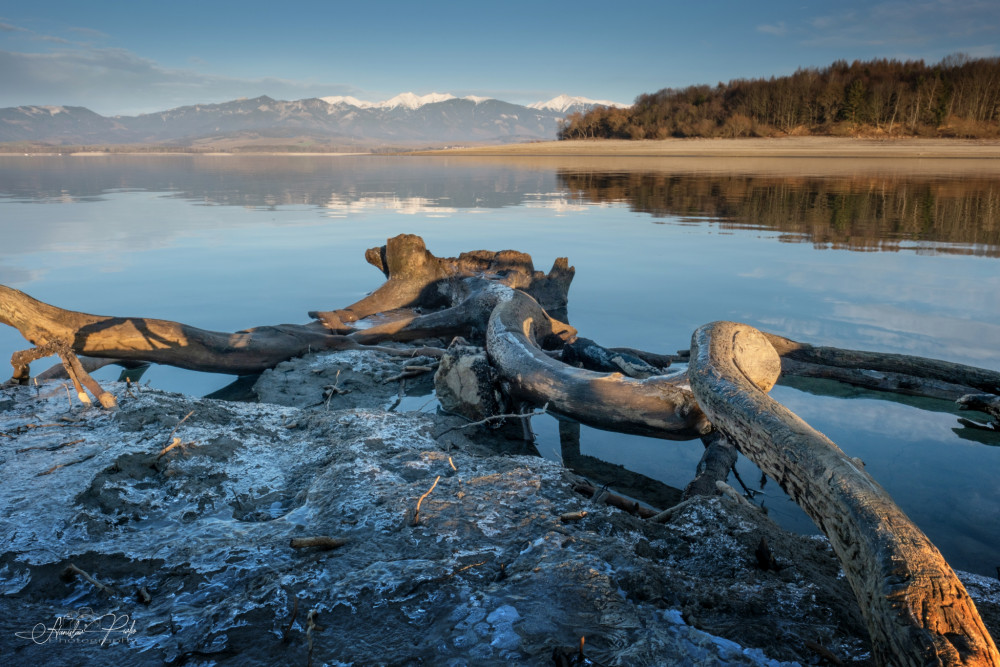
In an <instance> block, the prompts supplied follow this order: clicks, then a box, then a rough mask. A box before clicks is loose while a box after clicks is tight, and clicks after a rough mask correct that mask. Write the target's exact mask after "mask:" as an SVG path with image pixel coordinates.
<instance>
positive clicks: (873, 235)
mask: <svg viewBox="0 0 1000 667" xmlns="http://www.w3.org/2000/svg"><path fill="white" fill-rule="evenodd" d="M558 177H559V184H560V186H562V187H564V188H566V189H567V190H569V191H570V192H571V193H572V196H573V197H574V198H576V199H579V200H581V201H586V202H593V203H612V202H613V203H623V204H627V205H628V206H629V208H630V209H631V210H633V211H636V212H639V213H648V214H650V215H652V216H654V217H657V218H667V217H679V218H682V219H693V220H701V219H704V218H711V219H714V220H719V221H720V222H719V223H718V224H719V227H720V228H721V229H769V230H775V231H778V232H781V235H780V236H779V239H780V240H781V241H786V242H792V243H795V242H808V243H812V244H813V245H814V246H815V247H817V248H841V249H847V250H860V251H872V250H878V251H898V250H901V249H913V250H916V251H917V252H919V253H929V254H934V253H955V254H964V255H982V256H988V257H997V256H1000V180H998V179H996V178H984V177H978V178H976V177H973V178H961V179H951V178H934V179H928V178H926V177H923V178H906V177H902V176H899V175H882V176H877V175H857V176H852V177H835V178H803V177H800V178H793V177H775V176H765V177H761V176H753V175H746V174H729V175H713V176H691V175H681V174H672V173H671V174H664V173H650V172H618V173H595V172H574V171H566V170H564V171H560V172H559V174H558ZM943 244H945V245H943Z"/></svg>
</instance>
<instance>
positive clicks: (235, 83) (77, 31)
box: [0, 0, 1000, 115]
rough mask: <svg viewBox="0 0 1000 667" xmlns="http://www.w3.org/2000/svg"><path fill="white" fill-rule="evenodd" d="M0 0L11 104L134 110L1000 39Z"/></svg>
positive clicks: (573, 90)
mask: <svg viewBox="0 0 1000 667" xmlns="http://www.w3.org/2000/svg"><path fill="white" fill-rule="evenodd" d="M4 5H6V6H3V5H0V107H6V106H18V105H24V104H40V105H42V104H53V105H60V104H64V105H79V106H86V107H88V108H90V109H93V110H94V111H97V112H98V113H102V114H106V115H112V114H135V113H143V112H150V111H158V110H162V109H167V108H172V107H177V106H182V105H185V104H194V103H199V102H201V103H208V102H222V101H226V100H230V99H235V98H238V97H255V96H257V95H270V96H271V97H274V98H278V99H300V98H306V97H322V96H328V95H353V96H355V97H358V98H360V99H367V100H372V101H378V100H383V99H387V98H389V97H392V96H394V95H396V94H398V93H401V92H405V91H412V92H414V93H417V94H421V95H422V94H427V93H430V92H441V93H451V94H453V95H459V96H464V95H481V96H486V97H497V98H500V99H504V100H507V101H510V102H518V103H530V102H535V101H539V100H546V99H549V98H552V97H555V96H556V95H558V94H561V93H567V94H569V95H580V96H584V97H589V98H592V99H601V100H612V101H617V102H623V103H629V102H631V101H632V100H633V99H634V98H635V97H636V96H637V95H639V94H641V93H645V92H654V91H656V90H659V89H661V88H666V87H673V88H677V87H683V86H687V85H691V84H696V83H711V84H714V83H717V82H719V81H728V80H730V79H733V78H752V77H768V76H772V75H781V74H788V73H791V72H793V71H795V69H797V68H798V67H800V66H825V65H828V64H830V63H831V62H833V61H834V60H837V59H845V60H848V61H851V60H856V59H862V60H864V59H871V58H883V57H884V58H897V59H923V60H925V61H927V62H937V61H938V60H940V59H941V58H943V57H944V56H946V55H948V54H950V53H955V52H964V53H967V54H969V55H972V56H975V57H981V56H998V55H1000V1H998V0H968V1H956V0H926V1H924V0H916V1H912V2H906V1H896V0H892V1H887V2H874V3H873V2H855V1H848V2H820V1H813V0H808V1H806V0H799V1H792V0H778V1H775V2H764V3H754V2H748V1H746V0H743V1H741V2H711V1H704V0H703V1H702V2H689V1H685V2H675V1H672V0H658V1H655V0H654V1H649V0H632V1H631V2H625V3H614V2H608V1H607V0H604V1H602V2H592V1H591V0H576V1H564V2H549V1H547V0H534V1H533V2H522V1H521V0H504V2H498V3H485V2H474V1H473V2H470V1H469V0H465V1H463V2H434V1H432V0H423V1H414V0H411V1H408V2H393V1H383V2H364V1H362V0H352V1H350V2H342V1H340V0H328V1H326V2H294V1H287V2H274V1H273V0H271V1H269V2H257V1H256V0H243V1H241V2H228V1H217V2H213V1H211V0H202V1H201V2H188V1H187V0H171V1H170V2H149V1H146V0H133V1H131V2H124V1H117V2H107V1H104V0H88V1H87V2H80V1H79V0H72V1H69V0H45V1H42V2H37V3H34V2H20V3H14V2H6V3H4Z"/></svg>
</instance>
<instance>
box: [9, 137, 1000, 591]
mask: <svg viewBox="0 0 1000 667" xmlns="http://www.w3.org/2000/svg"><path fill="white" fill-rule="evenodd" d="M608 164H612V163H606V165H608ZM689 164H692V163H689ZM716 165H718V162H716ZM709 171H711V172H712V173H709ZM920 172H921V173H918V174H912V173H907V172H906V171H905V170H900V169H885V170H880V169H874V170H865V171H863V172H859V171H857V170H853V169H852V168H850V167H844V166H843V165H841V169H840V173H838V174H836V175H834V176H823V175H820V174H814V175H811V176H808V177H807V176H801V175H797V176H792V175H788V174H776V173H773V172H771V171H767V170H765V171H753V170H740V169H736V168H733V169H728V168H721V169H720V168H718V167H716V168H714V169H713V170H706V171H699V173H690V172H687V171H684V170H678V169H676V168H673V167H671V168H669V169H668V168H665V167H664V166H663V164H661V163H659V162H657V161H655V160H641V161H633V162H631V163H625V162H615V163H614V164H613V167H611V168H609V167H608V166H604V167H601V166H595V165H594V164H593V163H586V162H582V161H576V162H573V161H536V162H523V163H521V162H514V161H502V160H493V161H491V160H460V159H450V158H449V159H444V158H433V159H421V158H391V157H351V158H346V157H341V158H329V157H327V158H303V157H295V158H271V157H204V156H201V157H199V156H184V157H165V156H157V157H134V156H121V157H107V158H104V157H93V158H70V157H55V156H53V157H33V158H28V157H2V158H0V238H2V243H0V283H2V284H5V285H8V286H11V287H16V288H18V289H21V290H24V291H25V292H27V293H29V294H30V295H32V296H34V297H36V298H39V299H41V300H43V301H47V302H50V303H53V304H55V305H58V306H61V307H64V308H70V309H74V310H82V311H89V312H96V313H101V314H115V315H130V316H149V317H159V318H165V319H173V320H178V321H182V322H185V323H188V324H192V325H195V326H199V327H202V328H208V329H217V330H228V331H232V330H237V329H242V328H246V327H249V326H255V325H261V324H275V323H280V322H303V321H306V319H307V316H306V312H307V311H309V310H316V309H330V308H336V307H341V306H344V305H347V304H349V303H352V302H353V301H355V300H357V299H358V298H360V297H361V296H362V295H363V294H365V293H366V292H367V291H370V290H372V289H374V288H376V287H377V286H378V285H379V284H381V282H382V278H383V276H382V275H381V273H380V272H378V271H377V270H375V269H374V268H372V267H370V266H368V265H367V264H366V263H365V261H364V250H365V249H366V248H368V247H371V246H376V245H381V244H383V243H384V242H385V239H386V238H388V237H390V236H394V235H396V234H399V233H414V234H420V235H421V236H423V237H424V239H425V241H426V243H427V246H428V248H429V249H430V250H431V251H432V252H434V253H435V254H437V255H439V256H449V255H455V254H458V253H460V252H462V251H466V250H474V249H479V248H487V249H494V250H499V249H503V248H514V249H517V250H522V251H524V252H528V253H530V254H531V255H532V257H533V258H534V260H535V264H536V268H538V269H541V270H548V268H549V267H550V266H551V264H552V262H553V260H554V259H555V258H556V257H558V256H567V257H568V258H569V260H570V264H571V265H574V266H575V267H576V270H577V274H576V278H575V280H574V283H573V286H572V288H571V289H570V303H569V317H570V322H571V323H572V324H573V325H574V326H576V327H577V328H578V329H579V330H580V333H581V335H584V336H587V337H589V338H593V339H595V340H597V341H599V342H601V343H603V344H605V345H608V346H630V347H638V348H643V349H648V350H652V351H658V352H673V351H674V350H677V349H686V348H687V347H688V346H689V344H690V336H691V333H692V332H693V331H694V329H695V328H696V327H698V326H700V325H701V324H704V323H707V322H710V321H713V320H720V319H730V320H738V321H743V322H746V323H748V324H751V325H754V326H757V327H759V328H761V329H764V330H767V331H771V332H774V333H778V334H781V335H785V336H788V337H791V338H794V339H796V340H800V341H803V342H809V343H813V344H817V345H835V346H838V347H845V348H854V349H869V350H879V351H887V352H901V353H906V354H916V355H921V356H929V357H934V358H942V359H947V360H949V361H956V362H961V363H967V364H972V365H976V366H982V367H986V368H992V369H1000V349H998V346H997V341H1000V270H998V269H1000V265H998V262H1000V213H998V212H1000V186H998V185H997V182H998V181H997V179H996V178H995V175H993V176H991V177H980V176H975V175H972V174H971V173H962V172H960V171H959V172H955V173H952V174H949V175H935V173H934V172H935V170H934V169H926V168H923V169H921V170H920ZM24 347H26V344H25V342H24V341H23V340H22V339H21V338H20V336H19V335H18V334H17V332H15V331H14V330H12V329H8V328H4V329H0V356H2V357H3V358H4V359H7V358H9V355H10V353H11V352H13V351H14V350H16V349H23V348H24ZM43 367H44V366H43V365H39V366H38V367H36V368H35V369H34V370H35V371H36V372H37V371H39V370H41V369H42V368H43ZM111 375H113V374H111ZM147 377H148V378H149V379H150V381H151V382H152V384H153V385H154V386H157V387H161V388H164V389H169V390H175V391H186V392H190V393H207V392H209V391H212V390H214V389H216V388H218V387H220V386H222V385H223V384H225V383H226V382H227V381H228V380H227V378H223V377H221V376H205V375H202V374H195V373H188V372H184V371H179V370H173V369H161V368H156V369H153V370H152V371H151V372H150V373H149V374H148V375H147ZM797 386H798V385H797ZM802 388H803V389H807V390H808V391H803V390H800V389H793V388H791V387H788V386H779V387H776V388H775V390H774V395H775V397H776V398H777V399H778V400H780V401H781V402H783V403H785V404H786V405H788V406H789V407H790V408H791V409H792V410H794V411H795V412H797V413H798V414H799V415H800V416H801V417H802V418H803V419H805V420H806V421H808V422H809V423H810V424H812V425H813V426H815V427H816V428H818V429H819V430H821V431H823V432H824V433H826V434H827V435H828V436H830V437H831V438H832V439H833V440H834V442H836V443H837V444H838V445H839V446H840V447H841V448H842V449H844V450H845V451H846V452H847V453H848V454H849V455H851V456H858V457H860V458H862V459H863V460H864V461H865V462H866V465H867V469H868V470H869V472H871V473H872V474H873V475H874V477H875V478H876V479H877V480H878V481H879V482H880V483H881V484H882V485H883V486H885V487H886V488H887V489H888V490H889V492H890V493H891V494H892V495H893V497H894V498H895V499H896V501H897V502H898V503H899V504H900V505H901V506H902V507H903V509H904V510H905V511H906V512H907V513H908V514H909V515H910V516H911V518H913V519H914V520H915V521H916V522H917V524H918V525H920V526H921V527H922V528H923V529H924V530H925V531H926V532H927V533H928V534H929V536H930V537H931V539H932V540H933V541H934V542H935V543H936V544H937V546H938V547H939V548H940V549H941V550H942V552H943V553H944V554H945V557H946V558H947V559H948V560H949V562H950V563H951V564H952V565H953V566H954V567H957V568H959V569H965V570H970V571H974V572H979V573H982V574H994V573H995V570H994V568H995V567H996V566H997V565H1000V538H998V536H997V535H996V534H995V531H994V530H993V528H994V527H995V526H997V525H1000V489H998V486H1000V485H998V484H997V483H996V471H997V470H998V469H1000V446H998V445H1000V438H998V437H997V436H996V435H990V434H984V433H982V432H974V431H971V430H970V429H967V428H962V427H961V426H960V425H959V424H958V422H957V419H956V415H954V414H951V413H950V412H948V410H950V406H949V404H947V403H943V402H933V401H926V402H919V403H918V402H917V401H909V402H908V403H909V404H904V403H901V402H895V401H889V400H879V399H878V398H877V395H876V394H873V393H869V392H861V391H858V390H854V389H850V388H846V387H843V386H840V385H836V384H833V383H819V382H817V383H814V384H812V385H809V386H807V387H802ZM916 404H920V405H923V406H926V407H930V408H933V410H934V411H933V412H929V411H925V410H920V409H918V408H916V407H913V406H914V405H916ZM536 422H537V423H536V426H537V430H538V432H539V443H538V449H539V453H541V454H542V455H543V456H547V457H554V456H557V455H558V449H559V441H558V433H557V431H558V429H557V427H556V423H555V421H554V420H551V419H539V420H536ZM581 440H582V441H581V451H582V452H583V453H584V454H589V455H592V456H596V457H599V458H602V459H604V460H607V461H611V462H614V463H620V464H623V465H625V466H626V467H628V468H630V469H632V470H636V471H641V472H643V474H646V475H649V476H651V477H654V478H656V479H659V480H661V481H664V482H666V483H668V484H672V485H674V486H680V487H683V486H684V484H685V483H686V482H687V481H688V480H689V479H690V477H691V476H692V475H693V473H694V469H695V465H696V463H697V461H698V458H699V456H700V453H701V444H700V442H697V441H696V442H692V443H670V442H662V441H655V440H650V439H644V438H636V437H632V436H624V435H619V434H614V433H605V432H600V431H595V430H592V429H587V428H585V429H583V433H582V437H581ZM740 470H741V472H742V473H743V475H742V476H743V479H744V481H746V482H747V483H748V485H751V486H756V483H757V480H758V478H759V473H756V474H755V473H754V472H753V469H752V467H751V466H750V465H749V464H748V463H747V462H745V461H744V462H743V463H741V468H740ZM764 491H765V494H766V495H765V496H763V498H764V503H765V505H766V506H767V507H768V508H769V509H770V510H771V512H772V515H773V516H775V517H776V518H778V519H779V520H781V521H782V522H783V523H785V524H786V525H788V526H791V527H793V528H796V529H798V530H804V531H805V530H814V529H813V528H812V527H811V524H810V523H809V522H808V520H807V519H805V518H804V516H802V515H801V514H800V513H799V512H798V510H797V509H796V508H794V505H793V504H792V503H791V502H790V501H788V500H786V499H785V497H784V495H783V494H782V492H781V491H780V489H778V488H777V486H776V485H775V484H773V482H772V483H770V484H768V485H767V486H766V487H765V489H764Z"/></svg>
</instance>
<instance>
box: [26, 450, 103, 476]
mask: <svg viewBox="0 0 1000 667" xmlns="http://www.w3.org/2000/svg"><path fill="white" fill-rule="evenodd" d="M95 456H97V452H94V453H93V454H88V455H87V456H84V457H83V458H80V459H77V460H76V461H70V462H69V463H59V464H57V465H54V466H52V467H51V468H49V469H48V470H46V471H45V472H40V473H38V474H37V475H35V477H41V476H42V475H51V474H52V473H54V472H55V471H56V470H59V468H66V467H69V466H72V465H76V464H77V463H83V462H84V461H89V460H90V459H92V458H94V457H95Z"/></svg>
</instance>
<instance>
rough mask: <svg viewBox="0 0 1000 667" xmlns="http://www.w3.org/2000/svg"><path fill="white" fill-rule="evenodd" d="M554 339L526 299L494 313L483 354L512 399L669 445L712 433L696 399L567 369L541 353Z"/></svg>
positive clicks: (657, 380)
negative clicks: (543, 404) (664, 441)
mask: <svg viewBox="0 0 1000 667" xmlns="http://www.w3.org/2000/svg"><path fill="white" fill-rule="evenodd" d="M552 336H553V329H552V321H551V319H550V318H549V316H548V315H547V314H546V312H545V311H544V310H543V309H542V307H541V306H539V305H538V303H537V302H536V301H535V300H534V299H532V298H531V297H529V296H528V295H527V294H524V293H523V292H519V291H516V290H510V291H509V292H508V293H507V294H506V295H505V296H504V298H503V299H502V300H500V301H499V303H498V304H497V305H496V307H495V308H494V309H493V314H492V315H491V316H490V320H489V325H488V326H487V330H486V352H487V354H488V355H489V358H490V361H491V362H492V363H493V364H494V366H496V367H497V369H498V370H499V372H500V376H501V378H502V379H503V380H504V382H505V383H507V384H508V385H509V386H510V393H512V394H514V395H515V396H518V397H520V398H523V399H527V400H530V401H533V402H535V403H538V404H542V403H546V402H547V403H549V408H550V410H552V411H553V412H557V413H559V414H562V415H565V416H567V417H571V418H573V419H575V420H577V421H579V422H582V423H584V424H587V425H588V426H593V427H595V428H600V429H605V430H612V431H620V432H622V433H636V434H640V435H648V436H652V437H655V438H663V439H666V440H691V439H694V438H697V437H700V436H702V435H704V434H706V433H708V432H709V431H710V430H711V428H712V426H711V424H709V423H708V419H707V418H706V417H705V414H704V413H703V412H702V411H701V409H700V408H699V407H698V404H697V402H696V401H695V400H694V396H693V395H692V394H691V392H690V391H687V390H686V389H683V388H682V387H680V386H678V384H677V383H676V382H675V381H672V380H667V379H666V378H664V377H663V376H655V377H651V378H647V379H645V380H635V379H632V378H627V377H624V376H623V375H622V374H621V373H597V372H594V371H587V370H583V369H580V368H575V367H573V366H569V365H567V364H564V363H562V362H560V361H556V360H555V359H552V358H550V357H549V356H548V355H546V354H545V353H544V352H543V351H542V350H541V349H540V347H539V344H538V341H542V342H543V343H544V341H545V340H546V339H548V338H550V337H552Z"/></svg>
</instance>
